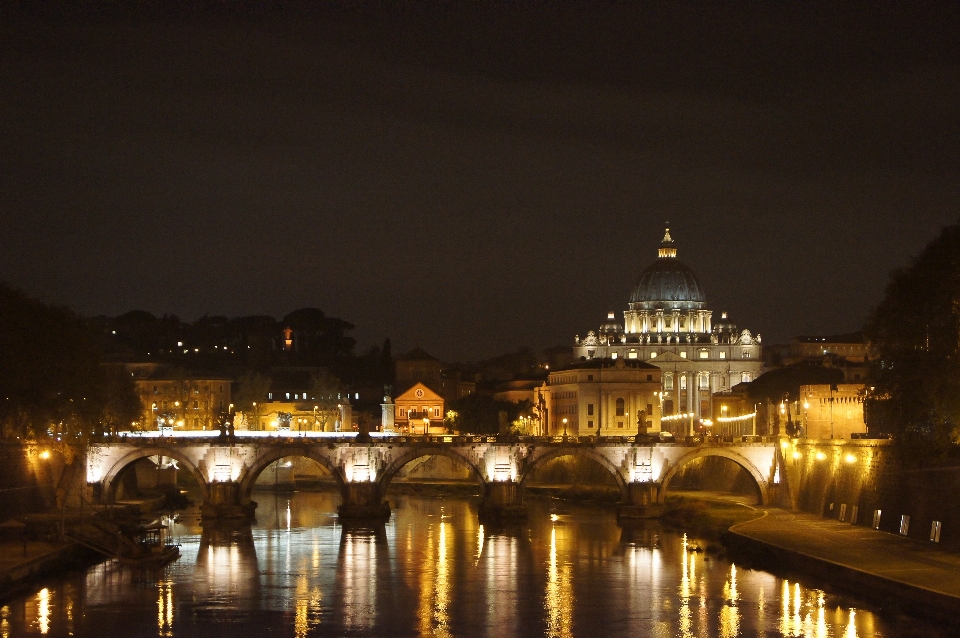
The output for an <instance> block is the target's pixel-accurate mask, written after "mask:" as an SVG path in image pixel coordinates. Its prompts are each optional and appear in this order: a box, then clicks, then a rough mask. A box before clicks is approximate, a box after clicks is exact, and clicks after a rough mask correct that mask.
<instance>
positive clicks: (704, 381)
mask: <svg viewBox="0 0 960 638" xmlns="http://www.w3.org/2000/svg"><path fill="white" fill-rule="evenodd" d="M700 387H701V388H709V387H710V377H709V376H707V375H705V374H701V375H700Z"/></svg>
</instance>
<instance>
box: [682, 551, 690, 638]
mask: <svg viewBox="0 0 960 638" xmlns="http://www.w3.org/2000/svg"><path fill="white" fill-rule="evenodd" d="M691 563H693V557H691V556H690V552H688V551H687V535H686V534H684V535H683V539H682V540H681V542H680V636H681V638H693V631H692V630H693V622H692V619H691V615H690V582H691V581H692V575H691V572H692V568H691Z"/></svg>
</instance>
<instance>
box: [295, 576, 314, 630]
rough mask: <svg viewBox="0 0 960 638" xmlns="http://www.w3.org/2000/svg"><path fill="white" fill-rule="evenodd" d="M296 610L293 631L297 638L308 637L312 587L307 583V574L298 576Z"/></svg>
mask: <svg viewBox="0 0 960 638" xmlns="http://www.w3.org/2000/svg"><path fill="white" fill-rule="evenodd" d="M294 596H295V612H294V619H293V633H294V635H295V636H296V637H297V638H306V636H307V632H308V631H309V629H310V626H309V613H310V589H309V585H308V583H307V576H306V575H305V574H300V575H298V576H297V588H296V590H295V594H294Z"/></svg>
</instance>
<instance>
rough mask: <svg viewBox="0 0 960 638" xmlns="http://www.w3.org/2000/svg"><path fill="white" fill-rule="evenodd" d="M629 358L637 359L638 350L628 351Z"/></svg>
mask: <svg viewBox="0 0 960 638" xmlns="http://www.w3.org/2000/svg"><path fill="white" fill-rule="evenodd" d="M627 358H628V359H636V358H637V352H636V350H631V351H630V352H628V353H627Z"/></svg>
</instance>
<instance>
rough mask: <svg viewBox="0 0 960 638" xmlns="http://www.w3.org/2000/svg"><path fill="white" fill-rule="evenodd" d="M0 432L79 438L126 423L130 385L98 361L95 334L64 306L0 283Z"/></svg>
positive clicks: (130, 415)
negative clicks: (55, 304) (31, 297)
mask: <svg viewBox="0 0 960 638" xmlns="http://www.w3.org/2000/svg"><path fill="white" fill-rule="evenodd" d="M0 362H2V365H0V432H2V433H3V435H5V436H20V437H33V436H38V435H44V434H46V433H48V432H49V433H53V434H59V435H63V436H65V437H67V438H69V439H74V438H77V437H80V436H83V435H89V434H95V433H100V432H104V431H109V430H111V429H115V428H116V427H117V426H119V425H120V424H129V423H130V422H132V421H134V420H135V419H136V418H137V417H138V414H139V410H140V408H139V402H138V401H137V397H136V393H135V392H134V390H133V384H132V382H130V380H129V379H128V378H125V375H123V373H122V372H117V371H116V370H109V369H105V368H104V367H103V366H102V365H101V362H100V352H99V350H98V347H97V338H96V334H95V333H94V332H93V330H91V328H90V327H89V324H88V323H87V322H85V321H84V320H82V319H81V318H80V317H78V316H76V315H74V314H73V313H72V312H70V311H69V310H67V309H66V308H57V307H51V306H48V305H46V304H44V303H42V302H40V301H37V300H35V299H30V298H28V297H27V296H26V295H24V294H23V293H22V292H21V291H19V290H15V289H13V288H11V287H9V286H7V285H5V284H0Z"/></svg>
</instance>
